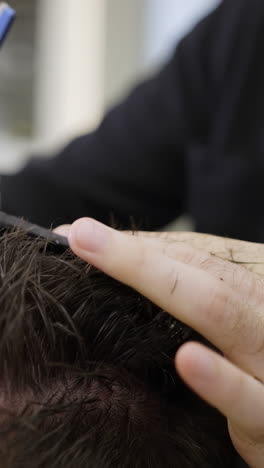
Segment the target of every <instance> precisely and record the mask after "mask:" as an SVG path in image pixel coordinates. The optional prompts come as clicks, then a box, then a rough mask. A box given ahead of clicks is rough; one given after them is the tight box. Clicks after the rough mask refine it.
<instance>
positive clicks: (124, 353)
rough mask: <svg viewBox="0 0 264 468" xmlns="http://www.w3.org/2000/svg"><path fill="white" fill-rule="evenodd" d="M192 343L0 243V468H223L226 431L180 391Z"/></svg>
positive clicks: (147, 308) (176, 326) (52, 265)
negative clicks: (184, 356)
mask: <svg viewBox="0 0 264 468" xmlns="http://www.w3.org/2000/svg"><path fill="white" fill-rule="evenodd" d="M190 339H200V340H202V338H201V337H199V336H198V335H197V334H196V333H195V332H194V331H192V330H190V329H189V328H188V327H186V326H184V325H183V324H182V323H180V322H179V321H177V320H175V319H173V318H172V317H170V316H169V315H168V314H166V313H164V311H162V310H160V309H159V308H157V307H156V306H154V305H153V304H152V303H151V302H150V301H148V300H147V299H145V298H144V297H142V296H140V295H139V294H138V293H136V292H135V291H133V290H131V289H130V288H128V287H126V286H124V285H122V284H120V283H119V282H117V281H115V280H113V279H111V278H109V277H107V276H106V275H104V274H103V273H101V272H99V271H97V270H96V269H95V268H92V267H91V266H87V265H86V264H85V263H84V262H82V261H81V260H80V259H78V258H76V257H75V256H74V255H73V254H72V253H71V252H70V251H66V252H65V253H62V254H56V253H54V252H53V250H52V249H51V250H50V249H49V246H48V245H47V244H46V243H45V241H43V240H41V239H36V240H32V239H30V238H29V237H28V236H27V235H26V234H25V233H23V232H20V231H17V232H11V233H5V234H3V235H2V237H0V376H1V377H0V457H1V458H0V459H1V467H3V468H22V467H23V468H169V467H174V468H175V467H179V468H185V467H186V468H188V467H192V468H193V467H194V468H195V467H199V468H207V467H208V468H209V467H210V468H212V467H214V468H220V467H223V468H227V467H233V466H234V457H235V452H234V449H233V448H232V445H231V442H230V440H229V437H228V431H227V427H226V421H225V419H224V418H223V417H222V416H221V415H220V414H219V413H218V412H217V411H216V410H214V409H213V408H210V407H209V406H208V405H207V404H205V403H204V402H202V401H201V400H200V399H199V398H198V397H196V396H195V395H194V394H193V393H192V392H191V391H190V390H188V389H187V388H186V386H185V385H184V384H183V383H182V381H181V380H180V379H179V377H178V375H177V373H176V370H175V367H174V356H175V352H176V351H177V349H178V348H179V346H180V345H181V344H182V343H184V342H185V341H187V340H190Z"/></svg>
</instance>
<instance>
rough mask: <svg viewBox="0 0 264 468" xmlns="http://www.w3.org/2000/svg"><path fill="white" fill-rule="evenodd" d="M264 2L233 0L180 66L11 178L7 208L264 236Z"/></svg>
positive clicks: (180, 56)
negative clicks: (185, 221) (184, 217)
mask: <svg viewBox="0 0 264 468" xmlns="http://www.w3.org/2000/svg"><path fill="white" fill-rule="evenodd" d="M263 87H264V2H263V0H225V1H223V2H222V3H221V4H220V6H219V7H218V8H217V9H216V10H215V11H214V12H213V13H212V14H210V15H209V16H208V17H206V18H205V19H204V20H203V21H202V22H200V23H199V24H198V26H197V27H196V28H195V29H194V30H193V31H192V32H191V33H190V34H189V35H188V36H186V37H185V38H184V39H183V40H182V41H181V43H180V44H179V45H178V47H177V49H176V50H175V53H174V54H173V56H172V58H171V60H170V61H169V63H168V64H167V65H166V66H165V67H164V68H163V69H162V70H161V71H160V73H159V74H158V75H157V76H155V77H153V78H152V79H150V80H148V81H146V82H144V83H142V84H140V85H139V86H138V87H137V88H136V89H135V90H134V91H133V92H132V93H131V94H130V95H129V96H128V97H127V99H126V100H124V101H123V102H122V103H121V104H119V105H118V106H116V107H115V108H114V109H112V110H111V111H110V112H108V114H107V115H106V117H105V118H104V120H103V121H102V123H101V125H100V126H99V128H98V129H97V130H96V131H95V132H93V133H90V134H88V135H84V136H82V137H80V138H78V139H76V140H74V141H73V142H71V143H70V144H69V145H68V146H67V147H66V148H65V149H64V150H63V151H62V152H61V154H59V155H58V156H57V157H55V158H53V159H48V160H47V159H43V160H41V159H33V160H31V161H30V162H29V163H28V164H27V166H26V167H25V168H24V169H23V170H22V171H20V172H19V173H18V174H16V175H13V176H4V177H3V179H2V200H3V209H4V210H5V211H7V212H9V213H12V214H15V215H22V216H25V217H26V218H28V219H30V220H31V221H33V222H37V223H39V224H42V225H46V226H47V225H50V223H54V224H60V223H64V222H72V221H73V220H74V219H76V218H78V217H81V216H92V217H95V218H97V219H99V220H101V221H105V222H109V220H110V215H113V217H114V219H115V220H116V221H117V222H118V223H119V225H120V226H122V227H126V226H128V225H129V224H130V220H131V218H133V219H134V220H135V222H136V223H139V225H140V227H141V228H142V227H145V228H147V229H157V228H160V227H162V226H163V225H165V224H166V223H168V222H169V221H171V220H173V219H175V218H176V217H177V216H179V215H181V214H183V213H188V214H190V215H191V216H192V217H193V219H194V222H195V226H196V229H197V230H198V231H201V232H208V233H212V234H219V235H228V236H230V237H238V238H241V239H247V240H253V241H263V240H264V214H263V201H264V189H263V181H264V93H263Z"/></svg>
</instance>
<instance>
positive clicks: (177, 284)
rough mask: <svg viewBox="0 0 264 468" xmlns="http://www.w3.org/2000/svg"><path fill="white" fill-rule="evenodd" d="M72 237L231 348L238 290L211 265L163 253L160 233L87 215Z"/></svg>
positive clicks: (85, 252)
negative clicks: (146, 233) (135, 231)
mask: <svg viewBox="0 0 264 468" xmlns="http://www.w3.org/2000/svg"><path fill="white" fill-rule="evenodd" d="M69 242H70V246H71V248H72V250H73V251H74V252H75V253H76V254H77V255H79V256H80V257H81V258H83V259H84V260H86V261H88V262H90V263H92V264H93V265H95V266H96V267H98V268H99V269H101V270H102V271H104V272H105V273H107V274H108V275H110V276H112V277H114V278H116V279H117V280H119V281H121V282H123V283H125V284H127V285H128V286H131V287H133V288H134V289H136V290H137V291H138V292H140V293H141V294H143V295H145V296H146V297H148V298H149V299H150V300H152V302H154V303H155V304H157V305H158V306H159V307H161V308H162V309H164V310H165V311H167V312H168V313H170V314H171V315H173V316H174V317H176V318H178V319H180V320H181V321H182V322H184V323H186V324H187V325H189V326H190V327H192V328H194V329H195V330H197V331H198V332H199V333H200V334H202V335H203V336H205V337H206V338H207V339H208V340H209V341H211V342H212V343H214V344H215V345H216V346H217V347H218V348H219V349H222V350H223V351H224V352H226V350H227V349H229V348H230V346H231V345H232V346H233V344H234V334H233V330H234V328H235V323H236V321H237V320H238V314H239V313H240V310H239V303H238V299H237V295H236V294H234V292H233V290H232V289H231V288H230V287H229V286H228V285H227V284H225V283H223V282H222V281H221V280H220V279H218V278H216V277H213V276H212V275H210V274H209V273H207V272H206V271H203V270H201V269H199V268H196V267H193V266H191V265H186V264H185V263H182V262H179V261H177V260H175V259H173V258H170V257H168V256H166V255H165V254H163V253H162V251H161V250H160V249H159V248H157V246H158V244H157V242H158V241H157V239H148V240H147V239H144V238H140V237H138V238H137V237H133V236H130V235H128V234H125V233H122V232H118V231H115V230H113V229H111V228H108V227H106V226H104V225H102V224H100V223H98V222H96V221H94V220H89V219H84V220H78V221H76V222H75V223H74V224H73V225H72V227H71V230H70V235H69ZM247 333H248V327H247Z"/></svg>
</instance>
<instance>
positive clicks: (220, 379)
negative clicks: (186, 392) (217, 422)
mask: <svg viewBox="0 0 264 468" xmlns="http://www.w3.org/2000/svg"><path fill="white" fill-rule="evenodd" d="M176 367H177V370H178V372H179V374H180V375H181V377H182V379H183V380H184V381H185V382H186V383H187V385H188V386H190V387H191V388H192V389H193V390H194V391H195V392H196V393H197V394H198V395H199V396H200V397H202V398H203V399H204V400H206V401H207V402H208V403H209V404H210V405H212V406H214V407H215V408H217V409H218V410H219V411H220V412H221V413H222V414H224V415H225V416H226V418H227V419H228V420H229V421H230V423H229V430H230V435H231V438H232V440H233V443H234V445H235V447H236V448H237V450H238V451H239V453H240V455H241V456H242V457H243V458H244V460H245V461H247V463H249V464H250V466H254V467H262V466H263V456H264V453H263V452H264V450H263V427H264V387H263V385H262V384H261V383H260V382H258V381H257V380H256V379H254V378H253V377H251V376H249V375H248V374H246V373H245V372H243V371H241V370H240V369H238V368H237V367H236V366H234V365H233V364H231V363H230V362H229V361H227V360H226V359H225V358H223V357H222V356H220V355H218V354H216V353H215V352H213V351H211V350H209V349H208V348H206V347H205V346H202V345H200V344H198V343H187V344H185V345H183V346H182V347H181V348H180V350H179V351H178V353H177V355H176ZM252 437H254V439H252ZM258 445H259V448H260V449H259V450H258V449H257V447H258Z"/></svg>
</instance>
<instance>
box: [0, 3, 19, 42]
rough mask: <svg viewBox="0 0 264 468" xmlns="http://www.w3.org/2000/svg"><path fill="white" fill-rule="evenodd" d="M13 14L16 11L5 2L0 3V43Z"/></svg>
mask: <svg viewBox="0 0 264 468" xmlns="http://www.w3.org/2000/svg"><path fill="white" fill-rule="evenodd" d="M15 16H16V12H15V10H13V8H11V7H10V6H9V5H7V3H2V2H1V3H0V45H2V43H3V41H4V39H5V37H6V34H7V33H8V31H9V28H10V26H11V24H12V23H13V21H14V18H15Z"/></svg>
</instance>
